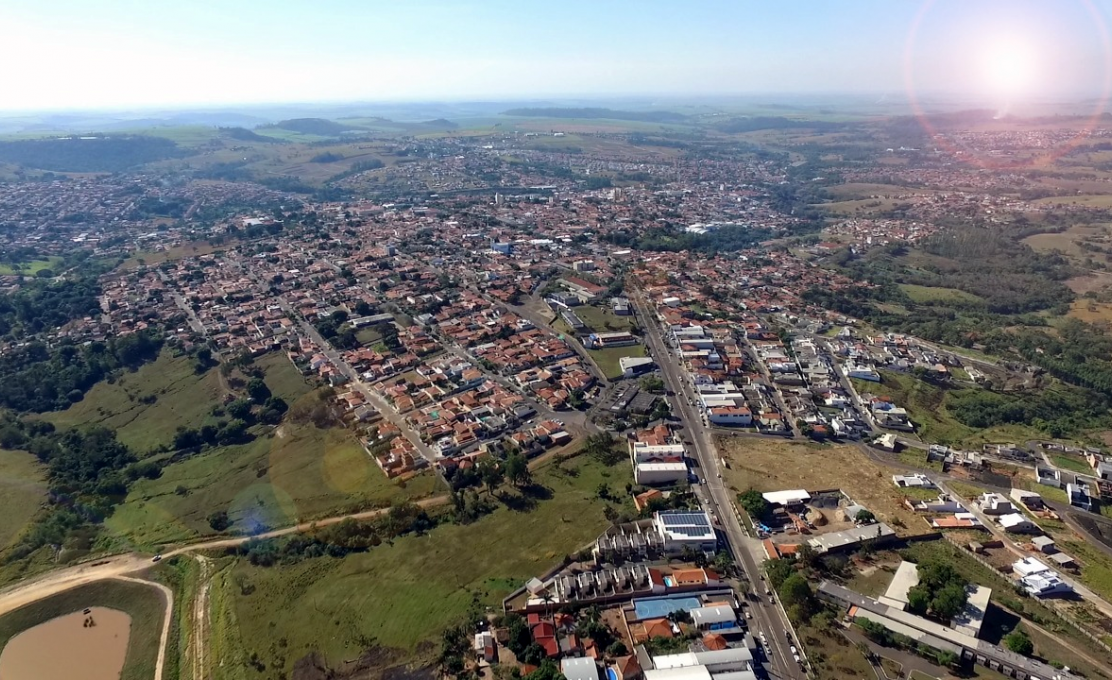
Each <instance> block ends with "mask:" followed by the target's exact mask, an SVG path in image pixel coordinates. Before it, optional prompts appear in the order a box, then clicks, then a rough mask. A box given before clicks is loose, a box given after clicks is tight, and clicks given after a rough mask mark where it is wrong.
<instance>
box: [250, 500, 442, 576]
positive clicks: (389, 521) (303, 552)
mask: <svg viewBox="0 0 1112 680" xmlns="http://www.w3.org/2000/svg"><path fill="white" fill-rule="evenodd" d="M435 526H436V520H435V519H433V518H432V517H430V516H429V514H428V513H427V512H425V511H424V510H423V509H421V508H420V507H418V506H416V505H414V504H412V503H403V504H401V505H395V506H393V507H391V508H390V510H389V512H387V513H386V514H385V515H383V516H382V517H380V518H378V519H376V520H373V521H359V520H354V519H351V518H348V519H345V520H344V521H342V522H339V523H337V524H331V525H328V526H326V527H319V528H317V529H313V530H310V531H308V532H305V533H299V534H292V535H290V536H284V537H280V538H266V539H256V540H252V541H248V542H247V543H244V544H242V545H240V546H237V547H235V548H231V549H229V550H230V551H232V552H234V553H235V554H238V555H242V556H245V557H246V558H247V560H248V561H249V562H251V564H254V565H257V566H262V567H271V566H274V565H276V564H294V563H297V562H300V561H301V560H304V559H309V558H314V557H326V556H327V557H343V556H345V555H348V554H351V553H356V552H365V551H367V550H369V549H371V548H372V547H374V546H377V545H381V544H382V543H385V542H389V541H391V540H393V539H395V538H397V537H398V536H402V535H405V534H410V533H417V534H421V533H426V532H428V531H429V530H431V529H432V528H433V527H435ZM255 528H256V529H262V527H255Z"/></svg>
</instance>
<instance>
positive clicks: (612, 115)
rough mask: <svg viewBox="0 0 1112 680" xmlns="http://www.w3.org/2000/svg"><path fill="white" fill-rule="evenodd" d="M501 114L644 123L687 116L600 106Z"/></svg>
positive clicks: (673, 119) (535, 109)
mask: <svg viewBox="0 0 1112 680" xmlns="http://www.w3.org/2000/svg"><path fill="white" fill-rule="evenodd" d="M502 115H504V116H521V117H526V118H609V119H610V120H635V121H641V122H644V123H684V122H687V116H684V115H682V114H679V113H676V112H674V111H618V110H615V109H602V108H562V107H548V108H523V109H510V110H508V111H503V112H502Z"/></svg>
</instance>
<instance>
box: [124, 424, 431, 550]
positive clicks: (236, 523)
mask: <svg viewBox="0 0 1112 680" xmlns="http://www.w3.org/2000/svg"><path fill="white" fill-rule="evenodd" d="M437 488H438V487H437V481H436V478H435V477H433V476H432V475H431V474H427V475H420V476H418V477H416V478H414V479H412V480H410V481H409V482H408V483H406V485H405V486H404V487H403V486H401V485H400V484H397V483H395V482H392V481H390V480H388V479H386V476H385V475H383V474H382V471H381V470H380V469H379V468H378V465H377V464H376V463H375V462H374V461H373V460H372V459H371V457H370V456H369V455H367V453H366V452H365V451H364V450H363V447H362V446H361V445H360V444H359V442H358V441H356V439H355V437H354V436H353V435H352V433H351V432H350V431H348V430H346V429H342V428H333V429H327V430H320V429H317V428H316V427H314V426H312V425H305V426H299V425H293V424H285V425H282V426H281V427H279V428H278V429H277V430H273V431H270V432H268V433H267V434H264V435H262V436H259V437H258V438H257V439H255V440H254V441H252V442H250V443H248V444H241V445H237V446H226V447H220V448H216V449H211V450H208V451H205V452H203V453H200V454H197V455H195V456H193V457H191V458H186V459H184V460H181V461H179V462H174V463H171V464H170V465H168V466H167V467H166V468H165V469H164V470H163V473H162V476H161V477H159V478H158V479H143V480H139V481H137V482H136V483H135V484H133V485H132V488H131V491H130V493H128V496H127V500H126V501H125V502H124V503H123V505H121V506H119V507H118V508H117V509H116V511H115V513H114V514H113V515H112V516H111V517H110V518H108V520H107V522H106V524H107V526H108V527H109V529H111V530H112V531H113V532H115V533H116V534H119V535H121V536H126V537H128V538H130V539H131V540H133V541H136V542H138V543H140V544H143V545H149V546H153V545H157V544H160V543H167V542H176V541H183V540H188V539H191V538H196V537H198V536H203V535H208V534H213V533H215V532H214V531H213V529H212V528H211V527H210V526H209V523H208V516H209V514H210V513H212V512H214V511H218V510H223V511H225V512H227V513H228V516H229V518H231V520H232V527H231V531H232V532H242V531H251V530H253V529H257V528H259V527H270V528H275V527H282V526H288V525H290V524H296V523H298V522H304V521H308V520H311V519H315V518H318V517H325V516H328V515H336V514H340V513H343V512H349V511H356V510H361V509H367V508H371V507H377V506H381V505H388V504H389V503H390V502H391V501H394V500H396V499H399V498H416V497H421V496H425V495H428V494H430V493H432V492H433V491H434V490H436V489H437Z"/></svg>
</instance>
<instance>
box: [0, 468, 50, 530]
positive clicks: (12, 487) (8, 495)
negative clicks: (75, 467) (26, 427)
mask: <svg viewBox="0 0 1112 680" xmlns="http://www.w3.org/2000/svg"><path fill="white" fill-rule="evenodd" d="M45 500H46V476H45V473H44V470H43V466H42V465H41V464H40V463H39V461H38V459H37V458H35V457H34V456H32V455H31V454H29V453H27V452H25V451H6V450H3V449H0V550H3V549H4V548H7V547H8V546H9V545H11V544H12V543H13V542H14V541H15V539H16V538H18V537H19V535H20V533H21V532H22V531H23V530H24V529H26V528H27V525H29V524H30V523H31V518H33V517H34V516H35V513H36V512H38V509H39V506H40V505H41V504H42V503H43V502H44V501H45Z"/></svg>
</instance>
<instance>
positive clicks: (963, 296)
mask: <svg viewBox="0 0 1112 680" xmlns="http://www.w3.org/2000/svg"><path fill="white" fill-rule="evenodd" d="M900 290H902V291H903V292H904V293H906V294H907V296H908V297H909V298H911V300H912V302H924V303H931V302H981V298H979V297H977V296H976V295H972V294H970V293H966V292H965V291H963V290H958V289H957V288H942V287H935V286H916V285H914V284H910V283H901V284H900Z"/></svg>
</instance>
